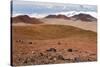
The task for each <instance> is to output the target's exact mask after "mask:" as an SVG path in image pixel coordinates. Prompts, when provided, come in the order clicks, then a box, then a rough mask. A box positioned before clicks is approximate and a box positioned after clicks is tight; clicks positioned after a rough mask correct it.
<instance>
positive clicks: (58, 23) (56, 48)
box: [12, 18, 97, 66]
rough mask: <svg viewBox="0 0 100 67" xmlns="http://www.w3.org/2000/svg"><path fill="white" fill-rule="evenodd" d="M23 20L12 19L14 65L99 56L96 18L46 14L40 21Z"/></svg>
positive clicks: (66, 61)
mask: <svg viewBox="0 0 100 67" xmlns="http://www.w3.org/2000/svg"><path fill="white" fill-rule="evenodd" d="M37 20H38V19H37ZM17 21H18V22H19V19H18V20H17ZM32 21H33V20H32ZM21 22H22V21H21ZM21 22H20V23H12V65H13V66H19V65H40V64H58V63H72V62H73V63H75V62H88V61H96V60H97V29H96V26H97V23H96V21H93V22H91V21H81V20H70V19H57V18H43V19H39V22H41V23H39V24H37V23H38V21H37V23H36V24H34V23H31V24H28V23H21ZM35 22H36V21H35Z"/></svg>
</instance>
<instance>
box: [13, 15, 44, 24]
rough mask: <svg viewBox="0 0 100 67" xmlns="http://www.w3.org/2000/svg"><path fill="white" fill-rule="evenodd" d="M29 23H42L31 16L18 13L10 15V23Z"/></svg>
mask: <svg viewBox="0 0 100 67" xmlns="http://www.w3.org/2000/svg"><path fill="white" fill-rule="evenodd" d="M20 22H23V23H31V24H38V23H42V22H41V21H39V20H38V19H36V18H31V17H29V16H27V15H19V16H16V17H12V23H20Z"/></svg>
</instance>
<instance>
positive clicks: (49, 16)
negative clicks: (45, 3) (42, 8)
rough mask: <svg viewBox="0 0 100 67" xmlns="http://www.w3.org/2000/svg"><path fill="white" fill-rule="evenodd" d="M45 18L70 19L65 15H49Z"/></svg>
mask: <svg viewBox="0 0 100 67" xmlns="http://www.w3.org/2000/svg"><path fill="white" fill-rule="evenodd" d="M45 18H59V19H70V18H69V17H67V16H65V15H61V14H59V15H48V16H46V17H45Z"/></svg>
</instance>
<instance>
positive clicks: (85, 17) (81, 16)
mask: <svg viewBox="0 0 100 67" xmlns="http://www.w3.org/2000/svg"><path fill="white" fill-rule="evenodd" d="M71 18H72V19H74V20H81V21H89V22H91V21H97V19H96V18H94V17H92V16H91V15H89V14H83V13H80V14H78V15H74V16H72V17H71Z"/></svg>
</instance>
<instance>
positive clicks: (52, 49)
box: [46, 48, 56, 52]
mask: <svg viewBox="0 0 100 67" xmlns="http://www.w3.org/2000/svg"><path fill="white" fill-rule="evenodd" d="M46 51H48V52H51V51H52V52H56V49H55V48H50V49H48V50H46Z"/></svg>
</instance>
